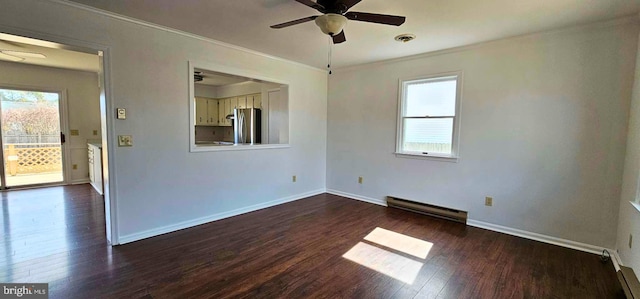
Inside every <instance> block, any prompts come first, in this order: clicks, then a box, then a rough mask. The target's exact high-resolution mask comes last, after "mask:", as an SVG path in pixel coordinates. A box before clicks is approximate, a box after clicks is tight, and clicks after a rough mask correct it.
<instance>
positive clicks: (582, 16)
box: [73, 0, 640, 68]
mask: <svg viewBox="0 0 640 299" xmlns="http://www.w3.org/2000/svg"><path fill="white" fill-rule="evenodd" d="M73 1H74V2H78V3H82V4H86V5H90V6H93V7H96V8H100V9H103V10H108V11H111V12H115V13H118V14H122V15H126V16H130V17H133V18H136V19H140V20H144V21H148V22H152V23H156V24H159V25H163V26H167V27H171V28H176V29H179V30H182V31H187V32H191V33H194V34H197V35H201V36H205V37H209V38H212V39H215V40H219V41H222V42H226V43H230V44H233V45H238V46H241V47H245V48H249V49H252V50H256V51H260V52H263V53H266V54H270V55H274V56H278V57H282V58H285V59H289V60H292V61H297V62H301V63H304V64H307V65H311V66H315V67H320V68H323V67H326V64H327V51H328V37H327V36H325V35H323V34H322V33H321V32H320V30H319V29H318V28H317V27H316V25H315V24H314V23H313V22H308V23H304V24H299V25H295V26H292V27H288V28H284V29H277V30H276V29H270V28H269V26H270V25H274V24H278V23H282V22H286V21H290V20H293V19H298V18H302V17H307V16H311V15H317V14H318V12H317V11H315V10H313V9H311V8H309V7H306V6H304V5H302V4H300V3H297V2H295V1H294V0H234V1H229V0H204V1H203V0H181V1H176V0H138V1H131V0H73ZM351 10H352V11H362V12H371V13H383V14H393V15H403V16H406V17H407V21H406V23H405V24H404V25H402V26H400V27H395V26H385V25H378V24H372V23H364V22H356V21H349V23H348V24H347V26H346V28H345V33H346V37H347V41H346V42H345V43H342V44H339V45H336V46H334V48H333V66H334V67H344V66H349V65H355V64H361V63H367V62H373V61H378V60H384V59H390V58H397V57H403V56H409V55H414V54H420V53H425V52H431V51H437V50H442V49H448V48H454V47H459V46H465V45H470V44H475V43H479V42H484V41H490V40H495V39H500V38H505V37H511V36H517V35H522V34H527V33H533V32H540V31H546V30H550V29H556V28H562V27H568V26H573V25H580V24H586V23H591V22H595V21H604V20H610V19H614V18H618V17H622V16H629V15H634V14H636V15H637V14H638V12H639V11H640V0H484V1H472V0H396V1H388V0H363V1H362V2H360V3H359V4H356V5H355V6H354V7H353V8H352V9H351ZM402 33H413V34H415V35H416V36H417V39H416V40H414V41H412V42H409V43H405V44H403V43H400V42H396V41H394V40H393V38H394V37H395V36H396V35H398V34H402Z"/></svg>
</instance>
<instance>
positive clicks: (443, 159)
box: [395, 152, 458, 163]
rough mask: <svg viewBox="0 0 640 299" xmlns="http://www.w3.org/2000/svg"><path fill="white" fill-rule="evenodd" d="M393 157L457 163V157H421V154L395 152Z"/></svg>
mask: <svg viewBox="0 0 640 299" xmlns="http://www.w3.org/2000/svg"><path fill="white" fill-rule="evenodd" d="M395 155H396V157H398V158H406V159H420V160H432V161H440V162H451V163H458V157H452V156H435V155H422V154H411V153H398V152H396V153H395Z"/></svg>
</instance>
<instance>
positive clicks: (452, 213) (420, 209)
mask: <svg viewBox="0 0 640 299" xmlns="http://www.w3.org/2000/svg"><path fill="white" fill-rule="evenodd" d="M387 206H388V207H391V208H397V209H403V210H407V211H411V212H416V213H420V214H425V215H429V216H433V217H438V218H443V219H447V220H451V221H455V222H460V223H464V224H467V212H466V211H460V210H456V209H451V208H445V207H439V206H434V205H430V204H426V203H421V202H415V201H410V200H406V199H402V198H397V197H393V196H387Z"/></svg>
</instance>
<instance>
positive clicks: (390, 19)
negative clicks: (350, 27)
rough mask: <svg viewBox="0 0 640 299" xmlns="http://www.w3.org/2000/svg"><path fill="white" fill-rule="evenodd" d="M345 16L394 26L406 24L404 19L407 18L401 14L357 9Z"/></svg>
mask: <svg viewBox="0 0 640 299" xmlns="http://www.w3.org/2000/svg"><path fill="white" fill-rule="evenodd" d="M344 16H345V17H347V19H349V20H354V21H360V22H370V23H378V24H386V25H394V26H400V25H402V24H404V21H405V20H406V18H405V17H401V16H392V15H381V14H375V13H367V12H357V11H350V12H348V13H346V14H344Z"/></svg>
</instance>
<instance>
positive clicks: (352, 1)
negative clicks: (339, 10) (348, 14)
mask: <svg viewBox="0 0 640 299" xmlns="http://www.w3.org/2000/svg"><path fill="white" fill-rule="evenodd" d="M360 1H362V0H342V4H343V5H344V6H345V7H346V9H347V10H349V8H351V7H353V6H354V5H356V4H358V3H360Z"/></svg>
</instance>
